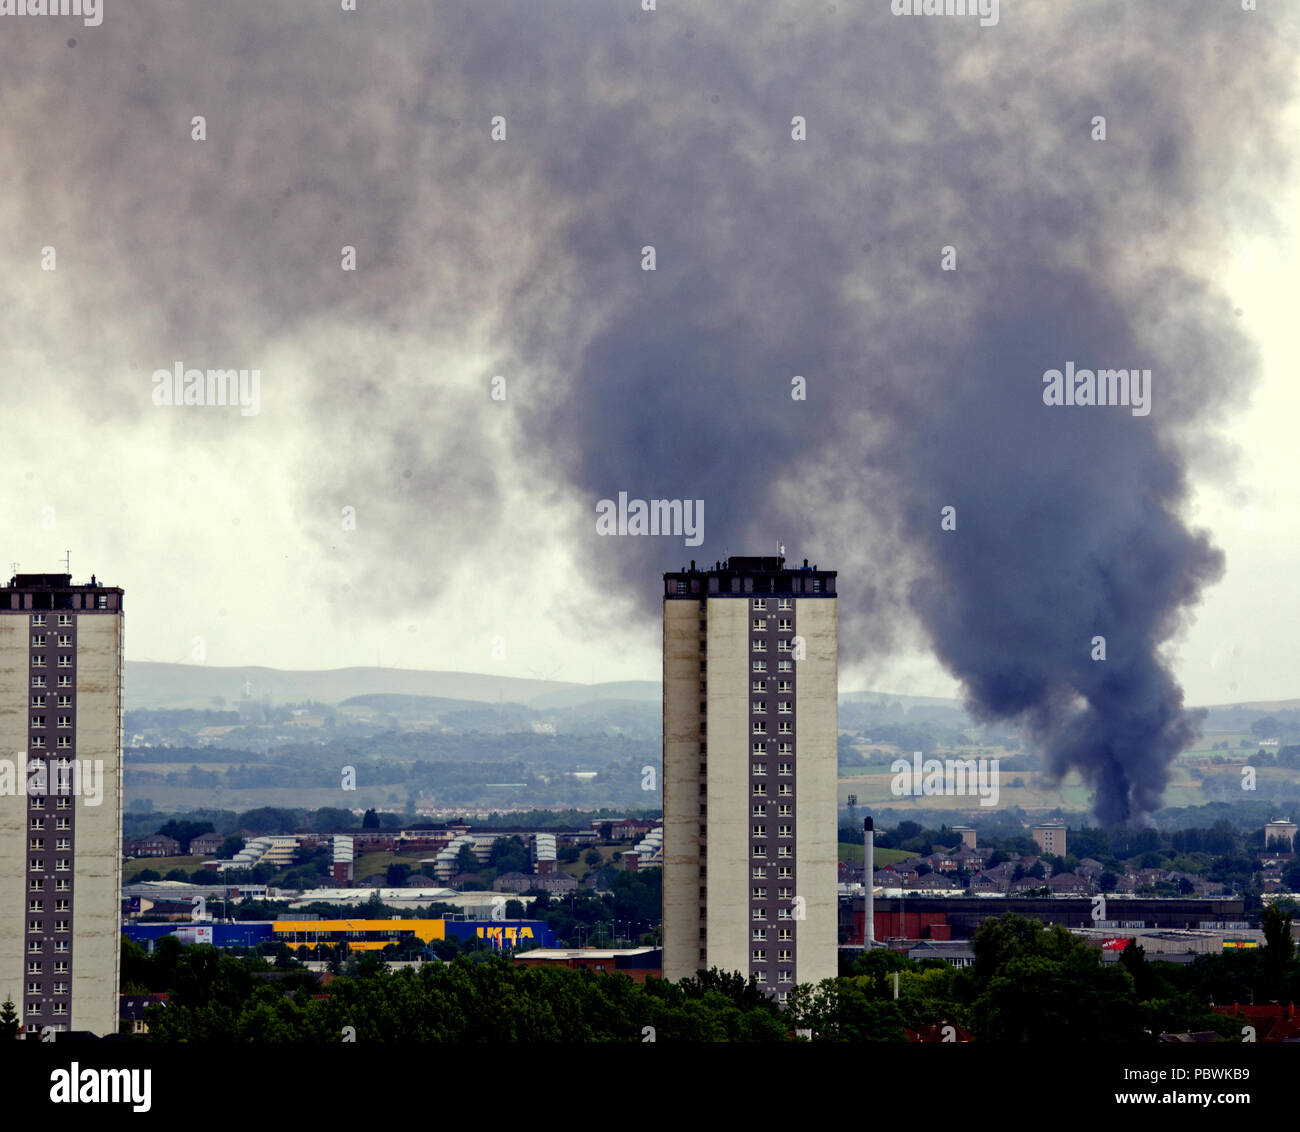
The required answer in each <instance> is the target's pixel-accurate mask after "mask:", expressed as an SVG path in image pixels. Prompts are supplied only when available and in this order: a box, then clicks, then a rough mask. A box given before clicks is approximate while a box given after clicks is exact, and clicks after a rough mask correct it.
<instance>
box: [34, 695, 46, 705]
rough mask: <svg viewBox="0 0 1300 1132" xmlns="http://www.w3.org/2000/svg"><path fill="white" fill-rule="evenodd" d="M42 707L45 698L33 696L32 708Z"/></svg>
mask: <svg viewBox="0 0 1300 1132" xmlns="http://www.w3.org/2000/svg"><path fill="white" fill-rule="evenodd" d="M44 706H45V697H44V696H33V697H32V707H44Z"/></svg>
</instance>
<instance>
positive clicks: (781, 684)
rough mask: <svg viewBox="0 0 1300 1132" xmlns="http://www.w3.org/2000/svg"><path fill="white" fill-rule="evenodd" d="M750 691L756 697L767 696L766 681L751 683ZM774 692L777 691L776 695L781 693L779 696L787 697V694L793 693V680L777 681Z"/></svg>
mask: <svg viewBox="0 0 1300 1132" xmlns="http://www.w3.org/2000/svg"><path fill="white" fill-rule="evenodd" d="M752 690H753V693H754V695H756V696H760V695H762V696H765V695H767V681H766V680H755V681H754V683H753V686H752ZM776 690H777V692H778V693H781V694H783V695H788V694H789V693H791V692H793V691H794V681H793V680H778V681H777V684H776Z"/></svg>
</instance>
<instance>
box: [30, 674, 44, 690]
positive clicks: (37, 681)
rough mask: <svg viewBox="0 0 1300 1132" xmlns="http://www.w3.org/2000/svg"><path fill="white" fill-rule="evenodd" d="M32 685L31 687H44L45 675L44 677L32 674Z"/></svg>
mask: <svg viewBox="0 0 1300 1132" xmlns="http://www.w3.org/2000/svg"><path fill="white" fill-rule="evenodd" d="M32 687H33V688H44V687H45V677H44V676H33V677H32Z"/></svg>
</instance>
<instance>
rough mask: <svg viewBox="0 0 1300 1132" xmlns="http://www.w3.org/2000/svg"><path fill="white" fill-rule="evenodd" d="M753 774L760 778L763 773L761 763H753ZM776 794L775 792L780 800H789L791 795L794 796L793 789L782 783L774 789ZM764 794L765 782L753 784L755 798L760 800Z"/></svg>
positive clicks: (786, 783)
mask: <svg viewBox="0 0 1300 1132" xmlns="http://www.w3.org/2000/svg"><path fill="white" fill-rule="evenodd" d="M754 773H755V774H757V775H760V776H761V775H762V774H764V773H765V772H764V770H763V764H762V763H755V764H754ZM776 792H777V794H778V795H780V796H781V797H782V798H789V797H790V796H791V795H792V794H794V787H793V786H791V785H790V784H789V783H788V782H783V783H781V785H780V786H778V787H777V788H776ZM766 793H767V783H766V782H755V783H754V797H755V798H761V797H763V796H764V795H765V794H766Z"/></svg>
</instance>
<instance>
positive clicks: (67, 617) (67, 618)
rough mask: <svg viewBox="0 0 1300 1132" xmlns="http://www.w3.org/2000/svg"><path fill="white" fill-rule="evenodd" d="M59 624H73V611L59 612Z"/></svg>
mask: <svg viewBox="0 0 1300 1132" xmlns="http://www.w3.org/2000/svg"><path fill="white" fill-rule="evenodd" d="M59 624H60V625H71V624H72V614H71V613H60V614H59Z"/></svg>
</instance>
